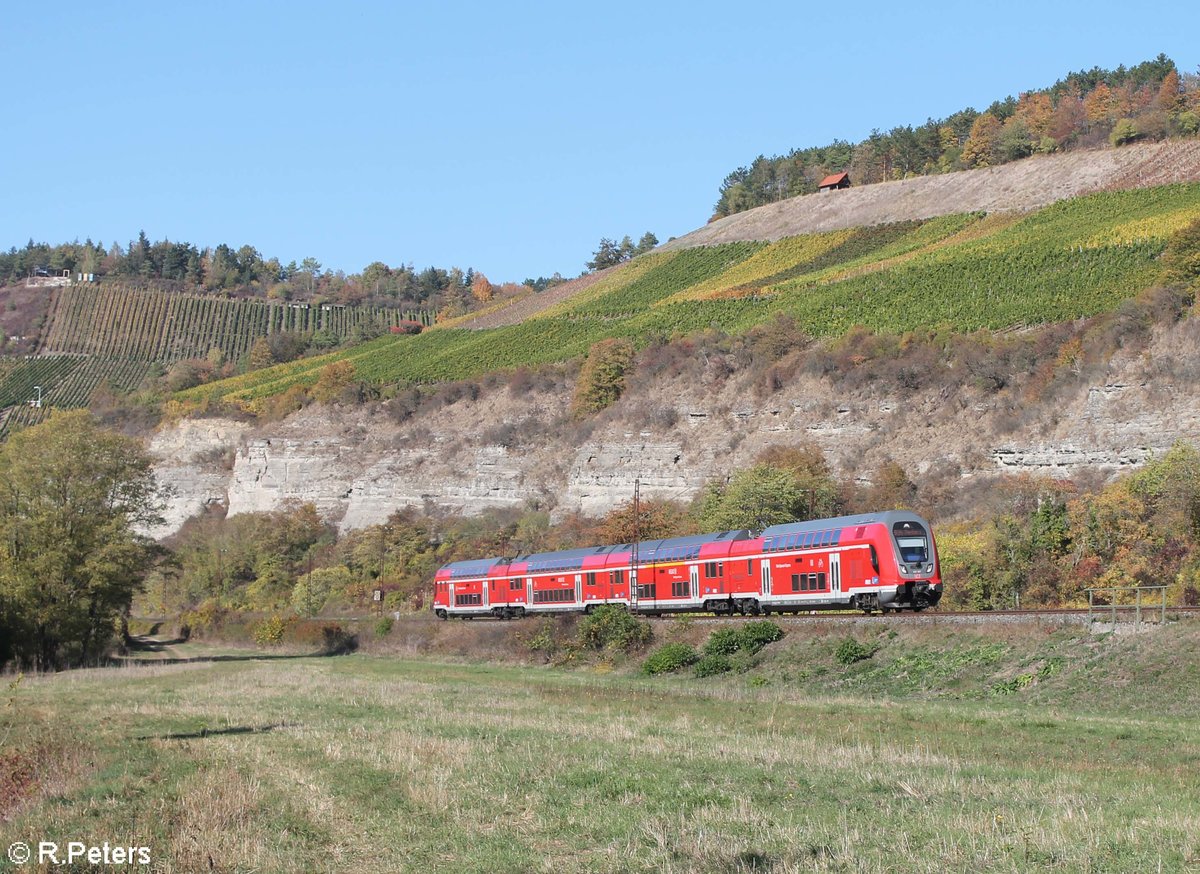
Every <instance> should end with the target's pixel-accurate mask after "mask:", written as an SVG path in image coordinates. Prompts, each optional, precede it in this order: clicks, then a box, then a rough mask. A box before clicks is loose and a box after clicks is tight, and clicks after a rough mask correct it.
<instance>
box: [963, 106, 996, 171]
mask: <svg viewBox="0 0 1200 874" xmlns="http://www.w3.org/2000/svg"><path fill="white" fill-rule="evenodd" d="M1000 129H1001V124H1000V120H999V119H998V118H996V116H994V115H992V114H991V113H990V112H985V113H983V115H981V116H979V117H978V118H977V119H975V123H974V124H972V125H971V134H970V136H968V137H967V141H966V143H965V144H964V145H963V152H962V160H963V163H964V164H966V165H967V166H968V167H990V166H991V165H992V164H993V163H995V149H996V141H997V139H998V138H999V136H1000Z"/></svg>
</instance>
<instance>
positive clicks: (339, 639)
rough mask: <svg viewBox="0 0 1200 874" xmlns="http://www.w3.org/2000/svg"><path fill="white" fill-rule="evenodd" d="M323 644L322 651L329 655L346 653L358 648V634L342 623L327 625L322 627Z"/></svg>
mask: <svg viewBox="0 0 1200 874" xmlns="http://www.w3.org/2000/svg"><path fill="white" fill-rule="evenodd" d="M321 638H322V642H323V646H322V649H321V651H322V652H324V653H326V654H328V655H345V654H346V653H351V652H354V651H355V650H356V649H358V636H357V635H355V634H352V633H350V632H349V631H347V630H346V629H344V628H342V626H340V625H326V626H325V627H323V628H322V629H321Z"/></svg>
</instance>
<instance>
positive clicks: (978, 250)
mask: <svg viewBox="0 0 1200 874" xmlns="http://www.w3.org/2000/svg"><path fill="white" fill-rule="evenodd" d="M1198 216H1200V185H1196V184H1193V185H1172V186H1165V187H1161V188H1151V189H1143V190H1138V191H1127V192H1115V193H1103V194H1096V195H1092V196H1089V197H1083V198H1079V199H1077V200H1071V201H1064V202H1062V203H1059V204H1055V205H1054V206H1050V207H1047V208H1045V209H1042V210H1039V211H1037V212H1033V213H1030V214H1027V215H1021V216H1011V215H998V216H982V215H978V214H970V215H952V216H945V217H942V218H936V219H930V220H928V221H919V222H903V223H898V224H894V225H884V226H880V227H873V228H860V229H855V230H851V231H833V232H829V233H824V234H811V235H806V236H802V237H792V238H788V239H784V240H779V241H777V242H773V243H753V242H744V243H729V244H724V245H720V246H709V247H698V248H693V249H684V250H680V251H670V252H652V253H650V254H648V255H644V256H642V257H641V258H638V259H635V260H634V261H633V262H631V263H630V264H628V265H626V266H625V267H623V268H622V269H620V270H617V271H614V272H613V273H611V274H608V275H606V276H604V277H603V278H601V279H600V280H598V281H597V282H595V283H594V284H592V285H590V286H589V287H588V288H587V289H586V290H585V291H583V292H581V293H579V294H578V295H576V296H574V297H572V298H569V299H567V300H565V301H563V302H561V303H559V304H557V305H555V306H553V307H551V308H549V309H547V310H545V311H544V312H542V313H539V314H538V315H536V316H534V317H532V318H529V319H527V320H526V321H525V322H523V323H521V324H518V325H513V326H510V327H504V328H496V329H491V330H482V331H469V330H463V329H440V328H439V329H435V330H431V331H427V332H425V333H424V334H421V335H420V336H416V337H386V338H382V339H380V340H377V341H373V342H371V343H368V344H366V345H364V346H361V347H356V348H353V349H347V350H341V351H339V352H336V353H333V354H331V355H329V356H323V357H318V358H312V359H306V360H304V361H298V362H292V363H291V364H286V365H280V366H278V367H273V368H266V369H263V370H260V371H255V372H253V373H249V374H246V375H244V376H240V377H236V378H233V379H229V380H225V381H222V382H217V383H212V384H210V385H205V386H200V387H198V388H194V389H189V390H188V391H185V392H181V393H179V394H178V395H176V398H177V399H178V400H180V401H181V402H183V403H184V404H185V405H187V404H199V403H202V402H204V400H205V399H209V398H212V399H224V400H227V401H231V402H235V403H239V404H242V405H245V406H248V407H250V408H254V407H255V406H256V404H258V403H259V402H261V401H262V400H263V399H264V398H268V397H272V396H275V395H278V394H280V393H282V392H284V391H286V390H287V389H289V388H291V387H292V386H296V385H301V386H311V385H312V384H313V383H314V382H315V381H316V380H317V378H318V375H319V373H320V370H321V368H322V367H324V366H325V365H327V364H329V363H331V362H333V361H338V360H346V361H350V362H352V363H353V364H354V367H355V373H356V376H357V378H358V379H360V380H364V381H367V382H371V383H377V384H381V385H388V384H411V383H422V382H437V381H442V380H455V379H466V378H471V377H475V376H478V375H480V374H482V373H486V372H488V371H492V370H503V369H511V368H515V367H517V366H520V365H538V364H543V363H547V362H552V361H562V360H565V359H568V358H571V357H573V356H577V355H581V354H584V353H586V352H587V350H588V348H589V347H590V346H591V344H593V343H595V342H597V341H598V340H601V339H604V338H607V337H627V338H630V339H632V340H634V342H635V343H638V344H641V345H644V344H646V343H648V342H651V341H652V339H653V338H655V337H664V336H671V335H674V334H680V333H688V332H693V331H700V330H704V329H706V328H709V327H711V326H717V327H719V328H721V329H722V330H724V331H727V332H729V333H735V334H736V333H740V332H743V331H746V330H748V329H749V328H751V327H753V326H754V325H757V324H761V323H763V322H765V321H768V320H770V319H772V318H774V317H775V316H776V315H779V314H784V315H788V316H790V317H792V318H793V319H795V321H796V324H797V326H798V329H799V330H801V331H803V332H805V333H807V334H810V335H812V336H816V337H833V336H839V335H841V334H844V333H845V332H846V331H847V330H848V329H849V328H851V327H852V326H854V325H863V326H866V327H868V328H870V329H872V330H876V331H883V332H893V333H903V332H905V331H910V330H914V329H920V328H929V327H935V326H948V327H950V328H952V329H954V330H958V331H964V332H965V331H974V330H978V329H981V328H991V329H999V328H1005V327H1008V326H1011V325H1014V324H1036V323H1045V322H1060V321H1065V320H1070V319H1075V318H1080V317H1084V316H1090V315H1095V314H1097V313H1100V312H1106V311H1110V310H1113V309H1115V308H1116V307H1117V306H1118V305H1119V304H1120V302H1121V301H1122V300H1125V299H1127V298H1129V297H1132V296H1134V295H1136V294H1137V293H1138V292H1140V291H1141V290H1143V289H1145V288H1147V287H1148V286H1151V285H1153V284H1154V283H1155V281H1156V280H1157V277H1158V273H1159V271H1158V267H1157V263H1156V259H1157V257H1158V255H1159V254H1160V253H1161V252H1162V251H1163V249H1164V248H1165V246H1166V245H1167V242H1168V240H1169V239H1170V237H1171V235H1172V234H1174V233H1175V232H1177V231H1178V230H1180V229H1181V228H1183V227H1184V226H1185V225H1187V224H1188V223H1189V222H1190V221H1193V220H1195V219H1196V218H1197V217H1198Z"/></svg>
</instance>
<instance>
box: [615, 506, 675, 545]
mask: <svg viewBox="0 0 1200 874" xmlns="http://www.w3.org/2000/svg"><path fill="white" fill-rule="evenodd" d="M687 527H688V525H687V514H686V512H685V511H684V509H683V508H682V507H680V506H679V505H678V504H675V503H673V502H671V501H656V500H653V499H650V500H644V501H639V502H638V511H637V512H634V505H633V501H632V500H631V501H629V502H628V503H627V504H622V505H621V506H620V507H617V508H616V509H615V510H611V511H610V512H609V513H608V515H607V516H605V517H604V519H603V520H602V521H601V523H600V528H599V531H598V532H597V533H598V535H599V538H600V539H601V540H602V541H604V542H605V543H632V542H633V541H634V540H657V539H660V538H663V537H677V536H679V535H681V534H685V533H687V531H686V529H687Z"/></svg>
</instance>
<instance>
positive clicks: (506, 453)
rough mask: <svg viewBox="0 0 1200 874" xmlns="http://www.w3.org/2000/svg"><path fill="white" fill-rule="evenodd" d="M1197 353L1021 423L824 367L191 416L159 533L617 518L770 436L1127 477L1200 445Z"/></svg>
mask: <svg viewBox="0 0 1200 874" xmlns="http://www.w3.org/2000/svg"><path fill="white" fill-rule="evenodd" d="M1197 361H1200V325H1198V324H1197V322H1196V321H1195V320H1185V321H1184V322H1181V323H1179V324H1177V325H1175V326H1173V327H1171V328H1169V329H1163V330H1160V331H1159V332H1158V333H1157V334H1156V335H1155V337H1154V338H1153V340H1152V342H1151V343H1150V346H1149V347H1148V348H1147V349H1146V350H1145V351H1143V352H1140V353H1137V354H1123V355H1118V356H1117V357H1116V358H1114V359H1113V360H1112V361H1111V362H1110V364H1109V366H1108V368H1107V372H1105V373H1103V374H1101V375H1099V376H1097V377H1096V378H1092V379H1083V378H1081V379H1080V380H1078V381H1077V383H1076V384H1074V385H1071V386H1068V387H1067V388H1066V389H1065V390H1064V391H1063V392H1060V393H1059V394H1058V395H1057V396H1056V397H1055V398H1054V399H1053V400H1048V401H1046V402H1044V403H1043V405H1042V406H1041V407H1040V408H1036V409H1026V410H1022V411H1021V413H1022V415H1019V416H1014V413H1013V407H1014V398H1013V396H1011V395H1004V394H1001V395H986V394H983V393H977V392H975V391H973V390H965V391H963V392H960V393H957V394H951V393H948V392H947V391H946V390H945V389H941V390H937V389H933V390H929V391H926V392H920V393H915V394H907V395H895V394H888V395H880V396H875V395H873V393H872V392H871V391H869V390H863V391H859V392H857V393H855V394H853V395H849V396H847V395H844V394H840V393H838V392H836V391H835V390H834V388H833V386H832V385H831V383H830V382H829V381H828V380H826V379H824V378H821V377H815V376H802V377H798V378H796V379H795V380H794V381H792V382H790V383H789V384H787V385H785V386H783V387H782V388H780V389H779V390H778V391H774V392H772V393H770V394H767V395H765V396H761V394H762V393H760V396H758V397H756V395H755V393H754V391H753V390H752V388H751V387H750V386H748V385H746V384H745V383H744V382H743V381H741V380H739V378H738V377H737V375H736V374H735V375H734V376H733V377H730V378H714V379H709V378H700V379H696V378H694V377H688V378H684V377H676V378H674V379H673V380H664V381H659V382H656V383H653V384H648V385H640V386H637V387H635V388H634V389H632V390H631V391H630V392H628V393H627V394H626V396H625V397H624V398H622V400H621V401H620V402H619V404H618V405H617V406H616V407H615V408H614V409H613V410H611V411H609V412H608V413H606V414H604V415H603V416H602V417H601V418H600V420H599V421H598V422H597V423H596V424H595V425H594V427H592V429H591V431H590V433H587V431H586V429H581V428H580V427H579V426H577V425H574V424H572V423H571V422H570V420H569V419H568V416H567V409H568V405H569V400H570V399H569V396H568V393H567V392H566V391H565V390H558V391H535V392H532V393H524V394H520V395H518V396H512V395H511V394H510V392H509V391H507V390H506V389H505V388H503V387H501V388H498V389H494V390H492V391H491V392H489V393H486V394H484V395H483V396H481V397H479V398H478V399H476V400H474V401H466V400H462V401H459V402H457V403H455V404H453V405H450V406H445V407H441V408H438V409H429V410H423V411H421V412H418V413H417V414H416V415H414V416H413V417H412V418H410V419H408V420H407V421H404V422H401V423H397V422H395V421H393V420H392V419H391V418H390V417H389V416H388V415H387V413H386V411H385V410H384V409H382V408H381V407H379V406H376V407H361V408H327V407H320V406H317V407H310V408H308V409H306V410H304V411H302V412H300V413H298V414H296V415H294V416H292V417H290V418H288V419H286V420H284V421H282V422H278V423H274V424H269V425H262V426H254V427H252V426H250V425H247V424H245V423H240V422H232V421H225V420H212V419H208V420H194V421H185V422H181V423H178V424H175V425H173V426H170V427H167V428H165V429H163V430H162V431H161V432H160V433H158V434H156V435H155V436H154V438H153V439H152V440H151V442H150V448H151V450H152V452H153V453H154V454H155V455H156V456H157V457H158V458H159V459H161V460H160V462H159V465H158V468H157V469H158V474H159V476H160V478H161V479H162V480H163V481H164V482H166V483H168V484H170V485H172V486H173V487H174V488H175V490H176V495H175V497H174V498H173V499H172V502H171V505H170V508H169V513H168V524H167V525H166V526H164V528H162V529H161V530H160V531H158V532H156V533H158V534H160V535H163V534H166V533H168V532H169V531H172V530H175V529H176V528H178V526H179V525H180V524H181V523H182V521H183V520H184V519H185V518H187V517H188V516H189V515H191V514H193V513H197V512H200V511H201V510H202V509H203V508H204V507H205V506H206V505H209V504H212V503H214V502H215V503H222V504H224V505H225V506H226V507H227V508H228V512H229V513H231V514H234V513H241V512H248V511H253V510H265V509H270V508H273V507H278V506H280V505H281V504H283V503H284V502H285V501H288V500H300V501H311V502H313V503H314V504H316V506H317V507H318V508H319V509H320V510H321V512H322V513H323V514H325V515H326V517H327V518H329V519H331V520H333V521H335V522H337V524H338V525H339V526H340V527H341V528H342V529H344V530H345V529H351V528H357V527H362V526H366V525H370V524H373V523H375V522H378V521H380V520H382V519H384V518H386V517H387V515H388V514H389V513H390V512H392V511H393V510H395V509H396V508H398V507H403V506H410V507H417V508H424V509H426V510H436V509H438V508H441V509H447V510H462V511H465V512H467V513H473V512H479V511H481V510H484V509H486V508H489V507H497V506H522V505H527V504H531V503H536V504H538V505H540V506H543V507H553V508H556V509H557V510H558V511H559V512H562V511H568V510H582V511H583V512H585V513H588V514H600V513H603V512H605V511H607V510H609V509H611V508H612V507H614V506H617V505H619V504H622V503H624V502H626V501H628V500H629V499H630V498H631V496H632V494H633V487H634V481H635V479H640V480H641V483H642V494H643V495H646V496H658V497H665V498H676V499H688V498H690V497H692V496H693V495H694V494H695V493H696V492H697V490H698V489H700V488H701V487H702V485H703V484H704V483H705V482H706V481H707V480H709V479H710V478H712V477H717V476H723V475H725V474H727V473H728V472H730V471H733V470H735V469H737V468H739V467H742V466H746V465H749V464H751V463H753V459H754V458H755V456H756V455H757V454H758V453H759V452H760V451H761V450H762V449H763V448H764V447H766V446H768V445H771V444H788V443H795V442H798V441H800V440H811V441H815V442H816V443H817V444H819V445H820V446H821V448H822V449H823V450H824V451H825V453H826V457H827V458H828V459H829V461H830V463H831V464H832V465H833V466H834V467H835V468H836V469H837V470H838V471H839V472H840V473H842V474H843V475H849V476H856V477H860V478H861V477H866V476H869V475H870V472H871V471H872V470H874V469H875V467H876V466H877V465H878V463H879V462H880V460H881V459H883V458H885V457H889V458H892V459H894V460H896V461H898V462H899V463H900V464H902V465H903V466H905V467H906V469H908V470H910V471H912V472H913V476H914V478H915V477H916V475H922V474H925V473H926V472H928V471H930V470H931V469H937V470H938V471H941V472H942V474H943V475H945V472H946V471H949V472H950V475H952V476H953V477H956V478H963V479H965V478H979V477H982V478H988V477H997V476H1003V475H1005V474H1007V473H1011V472H1013V471H1031V472H1042V473H1048V474H1051V475H1055V476H1069V475H1073V474H1075V473H1078V472H1080V471H1083V470H1093V471H1099V472H1101V473H1103V474H1111V473H1113V472H1115V471H1119V470H1121V469H1127V468H1131V467H1134V466H1136V465H1139V464H1141V463H1142V462H1143V461H1144V460H1145V459H1146V458H1147V457H1149V456H1150V455H1151V454H1155V453H1162V452H1164V451H1165V450H1166V449H1168V448H1169V447H1170V446H1171V444H1172V443H1173V442H1175V441H1176V440H1178V439H1187V440H1192V441H1200V396H1198V395H1197V392H1196V388H1195V387H1196V384H1197V382H1196V377H1197V375H1198V373H1200V368H1198V367H1197V364H1196V362H1197ZM1014 376H1015V377H1018V378H1019V377H1020V375H1019V374H1018V375H1014Z"/></svg>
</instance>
